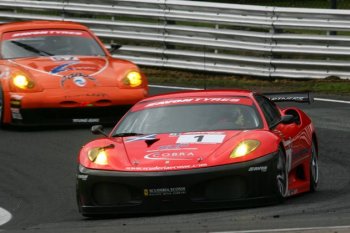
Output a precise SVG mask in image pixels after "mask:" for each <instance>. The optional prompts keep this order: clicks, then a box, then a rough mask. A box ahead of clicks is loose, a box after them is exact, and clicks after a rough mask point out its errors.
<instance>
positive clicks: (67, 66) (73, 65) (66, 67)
mask: <svg viewBox="0 0 350 233" xmlns="http://www.w3.org/2000/svg"><path fill="white" fill-rule="evenodd" d="M70 70H88V71H94V70H96V66H94V65H90V66H89V65H86V64H81V63H79V61H70V62H69V63H64V64H61V65H58V66H56V67H54V68H53V69H52V70H51V71H50V74H59V73H61V72H65V71H70Z"/></svg>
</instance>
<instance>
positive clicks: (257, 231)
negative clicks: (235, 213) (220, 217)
mask: <svg viewBox="0 0 350 233" xmlns="http://www.w3.org/2000/svg"><path fill="white" fill-rule="evenodd" d="M320 230H350V226H329V227H304V228H282V229H264V230H248V231H216V232H211V233H264V232H293V231H294V232H297V231H311V232H314V231H320Z"/></svg>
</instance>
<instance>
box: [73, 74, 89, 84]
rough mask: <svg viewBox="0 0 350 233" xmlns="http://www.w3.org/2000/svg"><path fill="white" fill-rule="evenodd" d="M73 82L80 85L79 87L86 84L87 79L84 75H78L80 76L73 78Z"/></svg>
mask: <svg viewBox="0 0 350 233" xmlns="http://www.w3.org/2000/svg"><path fill="white" fill-rule="evenodd" d="M73 82H74V83H75V85H77V86H79V87H83V86H85V85H86V80H85V78H84V77H81V76H78V77H74V78H73Z"/></svg>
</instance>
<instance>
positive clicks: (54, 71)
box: [50, 62, 77, 74]
mask: <svg viewBox="0 0 350 233" xmlns="http://www.w3.org/2000/svg"><path fill="white" fill-rule="evenodd" d="M76 63H77V62H70V63H65V64H62V65H59V66H56V67H55V68H53V69H52V70H51V71H50V73H51V74H57V73H60V72H64V71H69V70H73V68H72V67H70V66H71V65H73V64H76Z"/></svg>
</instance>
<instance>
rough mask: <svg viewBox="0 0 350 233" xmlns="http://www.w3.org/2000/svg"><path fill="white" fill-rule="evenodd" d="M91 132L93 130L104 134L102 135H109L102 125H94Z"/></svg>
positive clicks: (94, 132) (95, 132)
mask: <svg viewBox="0 0 350 233" xmlns="http://www.w3.org/2000/svg"><path fill="white" fill-rule="evenodd" d="M91 132H92V133H93V134H102V135H104V136H106V137H108V134H107V133H106V132H105V131H104V129H103V126H102V125H93V126H92V127H91Z"/></svg>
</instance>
